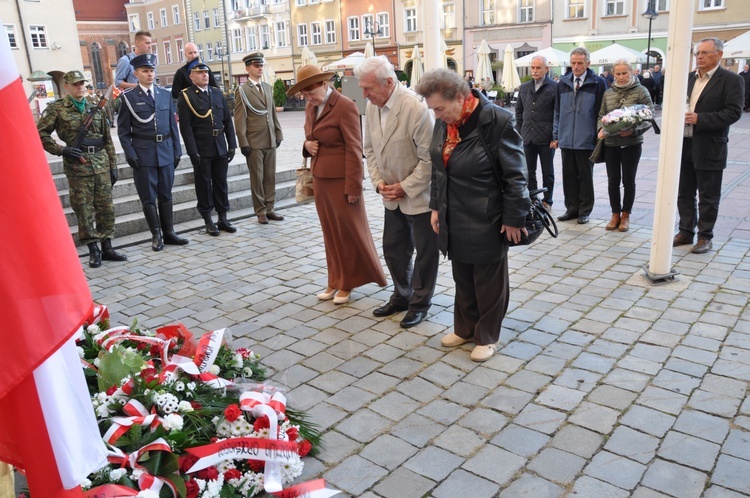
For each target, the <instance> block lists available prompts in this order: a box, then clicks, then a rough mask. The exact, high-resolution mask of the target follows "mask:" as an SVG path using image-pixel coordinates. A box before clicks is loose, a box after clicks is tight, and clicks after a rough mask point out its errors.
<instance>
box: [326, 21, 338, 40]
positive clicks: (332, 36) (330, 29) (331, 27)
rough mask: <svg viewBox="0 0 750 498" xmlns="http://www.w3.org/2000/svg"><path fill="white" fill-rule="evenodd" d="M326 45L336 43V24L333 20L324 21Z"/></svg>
mask: <svg viewBox="0 0 750 498" xmlns="http://www.w3.org/2000/svg"><path fill="white" fill-rule="evenodd" d="M326 43H336V23H335V22H333V19H328V20H327V21H326Z"/></svg>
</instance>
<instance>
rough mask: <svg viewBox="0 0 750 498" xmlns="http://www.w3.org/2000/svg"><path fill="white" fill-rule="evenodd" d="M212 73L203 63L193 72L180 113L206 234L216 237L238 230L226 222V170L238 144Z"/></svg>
mask: <svg viewBox="0 0 750 498" xmlns="http://www.w3.org/2000/svg"><path fill="white" fill-rule="evenodd" d="M209 74H210V69H209V67H208V66H207V65H205V64H203V63H199V64H197V65H195V66H194V67H193V68H192V69H191V79H192V80H193V84H192V85H191V86H189V87H188V88H185V89H183V90H182V92H181V94H180V97H179V100H178V101H177V112H178V115H179V116H180V133H181V134H182V139H183V140H184V142H185V149H186V151H187V154H188V156H190V162H191V163H192V164H193V173H194V178H195V193H196V197H197V198H198V206H197V207H198V212H200V214H201V216H202V217H203V220H204V221H205V223H206V232H207V233H208V234H209V235H212V236H217V235H219V230H224V231H225V232H229V233H234V232H236V231H237V229H236V228H234V227H233V226H232V224H231V223H230V222H229V220H228V219H227V211H229V192H228V189H227V169H228V166H229V162H230V161H231V160H232V158H233V157H234V151H235V149H236V148H237V142H236V141H235V137H234V124H233V123H232V114H231V113H230V112H229V106H228V105H227V101H226V99H225V98H224V95H222V93H221V90H219V89H218V88H213V87H211V86H210V85H209V84H208V75H209ZM199 85H200V86H199ZM214 208H216V212H217V213H218V215H219V222H218V227H217V225H215V224H214V222H213V220H212V219H211V211H212V210H213V209H214Z"/></svg>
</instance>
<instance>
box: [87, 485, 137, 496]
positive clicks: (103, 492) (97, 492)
mask: <svg viewBox="0 0 750 498" xmlns="http://www.w3.org/2000/svg"><path fill="white" fill-rule="evenodd" d="M125 496H138V490H136V489H133V488H129V487H127V486H123V485H121V484H105V485H103V486H97V487H95V488H91V489H89V490H88V491H84V492H83V498H122V497H125Z"/></svg>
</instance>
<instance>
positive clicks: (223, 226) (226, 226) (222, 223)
mask: <svg viewBox="0 0 750 498" xmlns="http://www.w3.org/2000/svg"><path fill="white" fill-rule="evenodd" d="M216 226H217V227H219V230H224V231H225V232H227V233H234V232H236V231H237V229H236V228H235V227H234V225H232V224H231V223H229V220H228V219H227V213H219V222H218V223H217V224H216Z"/></svg>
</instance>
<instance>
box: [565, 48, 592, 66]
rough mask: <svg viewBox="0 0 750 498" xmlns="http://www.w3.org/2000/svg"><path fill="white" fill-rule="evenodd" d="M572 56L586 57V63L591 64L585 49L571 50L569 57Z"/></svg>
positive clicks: (589, 56)
mask: <svg viewBox="0 0 750 498" xmlns="http://www.w3.org/2000/svg"><path fill="white" fill-rule="evenodd" d="M574 55H582V56H584V57H586V62H591V54H590V53H589V51H588V50H587V49H586V48H585V47H576V48H574V49H573V50H571V51H570V56H571V57H573V56H574Z"/></svg>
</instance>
